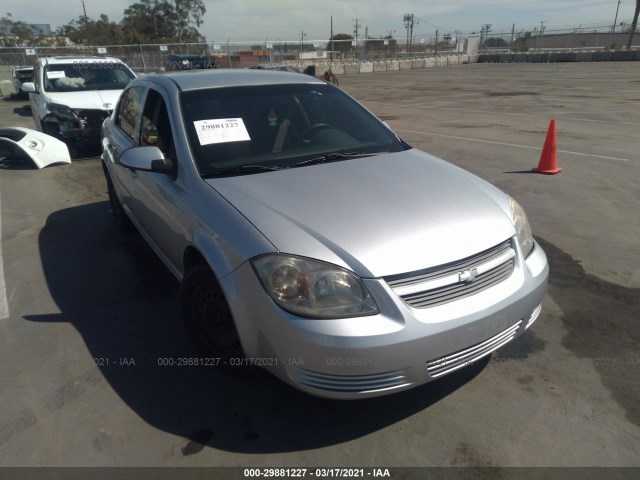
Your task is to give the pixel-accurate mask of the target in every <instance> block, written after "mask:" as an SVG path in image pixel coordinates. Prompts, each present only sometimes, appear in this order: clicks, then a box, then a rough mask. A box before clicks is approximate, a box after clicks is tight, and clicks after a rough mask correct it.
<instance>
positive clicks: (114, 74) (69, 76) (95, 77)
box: [44, 62, 134, 92]
mask: <svg viewBox="0 0 640 480" xmlns="http://www.w3.org/2000/svg"><path fill="white" fill-rule="evenodd" d="M133 78H134V75H133V73H132V72H131V70H129V69H128V68H127V67H126V66H125V65H123V64H121V63H115V62H95V63H90V62H85V63H83V62H75V63H66V64H57V65H46V66H45V67H44V84H45V90H47V91H49V92H78V91H84V90H122V89H123V88H124V87H126V86H127V84H128V83H129V81H131V80H132V79H133Z"/></svg>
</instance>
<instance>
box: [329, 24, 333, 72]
mask: <svg viewBox="0 0 640 480" xmlns="http://www.w3.org/2000/svg"><path fill="white" fill-rule="evenodd" d="M329 38H331V54H330V56H331V61H332V62H333V15H331V37H329Z"/></svg>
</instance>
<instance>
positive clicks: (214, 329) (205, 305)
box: [180, 264, 247, 373]
mask: <svg viewBox="0 0 640 480" xmlns="http://www.w3.org/2000/svg"><path fill="white" fill-rule="evenodd" d="M180 297H181V299H180V300H181V303H182V314H183V317H184V321H185V325H186V327H187V331H188V332H189V335H190V336H191V338H192V340H193V341H194V343H195V344H196V346H197V347H198V348H199V350H200V351H201V352H202V353H203V354H204V355H207V356H210V357H214V358H217V359H219V365H220V367H221V368H222V370H224V371H230V370H232V368H231V367H233V373H245V371H246V370H247V369H246V368H242V367H237V366H236V365H238V364H241V365H242V364H243V361H244V358H245V356H244V351H243V350H242V345H241V344H240V339H239V338H238V333H237V331H236V327H235V324H234V321H233V317H232V316H231V311H230V310H229V305H228V304H227V300H226V299H225V297H224V294H223V293H222V289H221V288H220V285H219V284H218V280H217V279H216V277H215V275H214V274H213V272H212V271H211V269H210V268H209V266H208V265H205V264H200V265H196V266H195V267H193V268H191V269H190V270H189V271H188V272H187V274H186V275H185V277H184V279H183V280H182V285H181V287H180Z"/></svg>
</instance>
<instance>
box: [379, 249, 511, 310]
mask: <svg viewBox="0 0 640 480" xmlns="http://www.w3.org/2000/svg"><path fill="white" fill-rule="evenodd" d="M514 259H515V250H514V249H513V248H512V246H511V240H506V241H504V242H502V243H500V244H499V245H496V246H495V247H493V248H490V249H488V250H485V251H483V252H480V253H478V254H476V255H473V256H471V257H468V258H465V259H462V260H459V261H456V262H452V263H448V264H446V265H440V266H438V267H434V268H430V269H427V270H422V271H419V272H413V273H409V274H404V275H394V276H391V277H385V281H386V282H387V284H388V285H389V286H390V287H391V289H392V290H394V292H395V293H396V294H397V295H398V296H399V297H400V298H402V299H403V300H404V301H405V302H407V303H408V304H409V305H410V306H412V307H414V308H427V307H435V306H438V305H443V304H445V303H449V302H453V301H456V300H460V299H462V298H465V297H468V296H470V295H474V294H476V293H479V292H482V291H483V290H486V289H488V288H490V287H493V286H494V285H497V284H499V283H500V282H503V281H504V280H506V279H507V278H509V277H510V276H511V274H512V273H513V269H514V265H515V260H514ZM465 272H466V274H467V275H469V274H470V272H475V273H474V275H475V276H474V277H473V278H472V279H471V280H470V281H464V280H462V278H463V275H464V274H465Z"/></svg>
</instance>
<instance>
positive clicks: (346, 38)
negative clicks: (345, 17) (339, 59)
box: [327, 33, 353, 52]
mask: <svg viewBox="0 0 640 480" xmlns="http://www.w3.org/2000/svg"><path fill="white" fill-rule="evenodd" d="M331 40H333V41H329V45H328V46H327V49H329V50H333V51H334V52H336V51H337V52H350V51H351V41H352V40H353V37H352V36H351V35H349V34H347V33H336V34H335V35H334V36H333V37H331ZM332 45H333V46H332Z"/></svg>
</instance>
